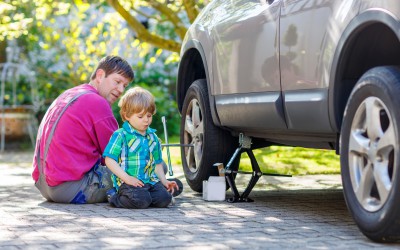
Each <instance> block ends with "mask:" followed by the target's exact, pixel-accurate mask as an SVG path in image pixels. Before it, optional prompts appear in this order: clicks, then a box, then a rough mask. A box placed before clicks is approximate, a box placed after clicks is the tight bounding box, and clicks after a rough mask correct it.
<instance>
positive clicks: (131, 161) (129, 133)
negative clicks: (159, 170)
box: [103, 121, 162, 189]
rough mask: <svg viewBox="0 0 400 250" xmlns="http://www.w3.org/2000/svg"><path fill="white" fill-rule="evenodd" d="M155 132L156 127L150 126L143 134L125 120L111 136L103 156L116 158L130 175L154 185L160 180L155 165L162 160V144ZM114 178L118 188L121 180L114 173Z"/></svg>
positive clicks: (115, 185)
mask: <svg viewBox="0 0 400 250" xmlns="http://www.w3.org/2000/svg"><path fill="white" fill-rule="evenodd" d="M155 132H156V130H155V129H152V128H148V129H147V131H146V135H144V136H143V135H141V134H140V133H139V132H137V131H136V130H135V129H134V128H133V127H132V126H131V125H130V124H129V122H128V121H125V122H124V124H123V125H122V128H120V129H118V130H117V131H115V132H114V133H113V135H112V136H111V139H110V141H109V142H108V144H107V146H106V149H105V150H104V153H103V157H106V156H107V157H110V158H112V159H114V160H115V161H116V162H118V163H119V165H120V167H121V168H122V169H123V170H124V171H125V172H126V173H127V174H129V175H130V176H134V177H136V178H138V179H139V180H141V181H142V182H143V183H149V184H153V185H154V184H155V183H157V182H158V181H159V179H158V177H157V175H156V174H155V166H156V164H160V163H161V162H162V153H161V144H160V140H159V139H158V137H157V135H156V134H155ZM112 180H113V184H114V187H115V188H117V189H118V188H119V186H121V184H122V182H121V180H120V179H119V178H118V177H117V176H115V175H112Z"/></svg>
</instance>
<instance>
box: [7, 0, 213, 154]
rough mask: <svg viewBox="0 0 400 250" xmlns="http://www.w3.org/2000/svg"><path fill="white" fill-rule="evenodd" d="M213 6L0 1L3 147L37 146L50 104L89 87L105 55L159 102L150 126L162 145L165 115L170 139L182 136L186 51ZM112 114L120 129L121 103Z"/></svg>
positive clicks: (155, 1) (154, 1)
mask: <svg viewBox="0 0 400 250" xmlns="http://www.w3.org/2000/svg"><path fill="white" fill-rule="evenodd" d="M207 2H208V1H201V0H200V1H195V0H190V1H188V0H186V1H166V0H146V1H135V0H134V1H132V0H131V1H125V0H119V1H118V0H108V1H107V0H99V1H82V0H76V1H72V0H71V1H48V0H37V1H30V0H5V1H1V2H0V74H1V78H0V80H1V100H0V108H1V114H0V119H1V121H0V125H1V127H0V128H1V132H2V144H7V141H10V142H11V141H15V140H18V141H19V142H20V143H18V144H20V146H21V145H23V140H22V139H27V140H29V141H30V140H32V139H33V138H32V137H34V136H35V130H37V124H38V123H39V122H40V120H41V118H42V117H43V115H44V113H45V111H46V110H47V108H48V106H49V105H50V104H51V102H52V101H53V100H54V99H55V98H56V97H57V96H58V95H59V94H60V93H62V92H63V91H64V90H66V89H68V88H71V87H73V86H75V85H79V84H82V83H87V82H89V78H90V75H91V73H92V72H93V70H94V67H95V66H96V64H97V62H98V60H99V59H100V58H102V57H104V56H106V55H119V56H121V57H123V58H125V59H126V60H127V61H128V62H129V63H130V64H131V65H132V67H133V69H134V72H135V79H134V82H133V84H132V86H133V85H140V86H142V87H145V88H147V89H149V90H150V91H151V92H152V93H153V94H154V95H155V97H156V102H157V103H156V104H157V114H156V116H155V117H154V119H153V125H152V127H154V128H156V129H157V130H158V132H159V136H160V138H164V135H163V127H162V122H161V117H162V116H165V117H166V119H167V121H168V135H169V136H170V137H172V138H173V137H177V136H178V135H179V123H180V118H179V113H178V112H177V105H176V101H175V97H176V96H175V82H176V75H177V64H178V61H179V51H180V46H181V42H182V40H183V38H184V35H185V33H186V30H187V28H188V27H189V25H190V24H191V23H192V22H193V20H194V19H195V17H196V16H197V15H198V13H199V11H200V10H201V9H202V8H203V7H204V6H205V5H206V4H207ZM113 110H114V114H115V116H116V117H117V119H118V121H119V123H121V119H120V116H119V112H118V107H117V103H115V104H114V106H113ZM4 135H5V136H4ZM3 137H4V138H3ZM28 144H30V143H29V142H28ZM3 146H4V145H3ZM3 148H4V147H3Z"/></svg>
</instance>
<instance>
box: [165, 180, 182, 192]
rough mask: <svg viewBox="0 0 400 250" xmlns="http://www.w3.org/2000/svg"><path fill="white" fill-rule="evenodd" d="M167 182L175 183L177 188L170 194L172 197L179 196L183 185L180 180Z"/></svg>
mask: <svg viewBox="0 0 400 250" xmlns="http://www.w3.org/2000/svg"><path fill="white" fill-rule="evenodd" d="M168 180H169V181H175V182H176V184H177V185H178V187H179V190H176V189H175V190H174V192H173V193H172V196H173V197H176V196H178V195H180V194H181V193H182V191H183V183H182V182H181V180H179V179H178V178H169V179H168Z"/></svg>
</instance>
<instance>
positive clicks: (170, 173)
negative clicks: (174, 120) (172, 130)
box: [161, 116, 174, 176]
mask: <svg viewBox="0 0 400 250" xmlns="http://www.w3.org/2000/svg"><path fill="white" fill-rule="evenodd" d="M161 121H162V123H163V126H164V136H165V143H166V145H167V146H166V148H167V158H168V172H169V175H170V176H173V175H174V172H173V171H172V165H171V155H170V153H169V143H168V133H167V121H166V120H165V116H163V117H161Z"/></svg>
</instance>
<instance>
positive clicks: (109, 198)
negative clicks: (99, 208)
mask: <svg viewBox="0 0 400 250" xmlns="http://www.w3.org/2000/svg"><path fill="white" fill-rule="evenodd" d="M116 193H117V190H116V189H115V188H111V189H109V190H107V192H106V194H107V201H108V203H110V200H111V197H113V196H114V195H115V194H116Z"/></svg>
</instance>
